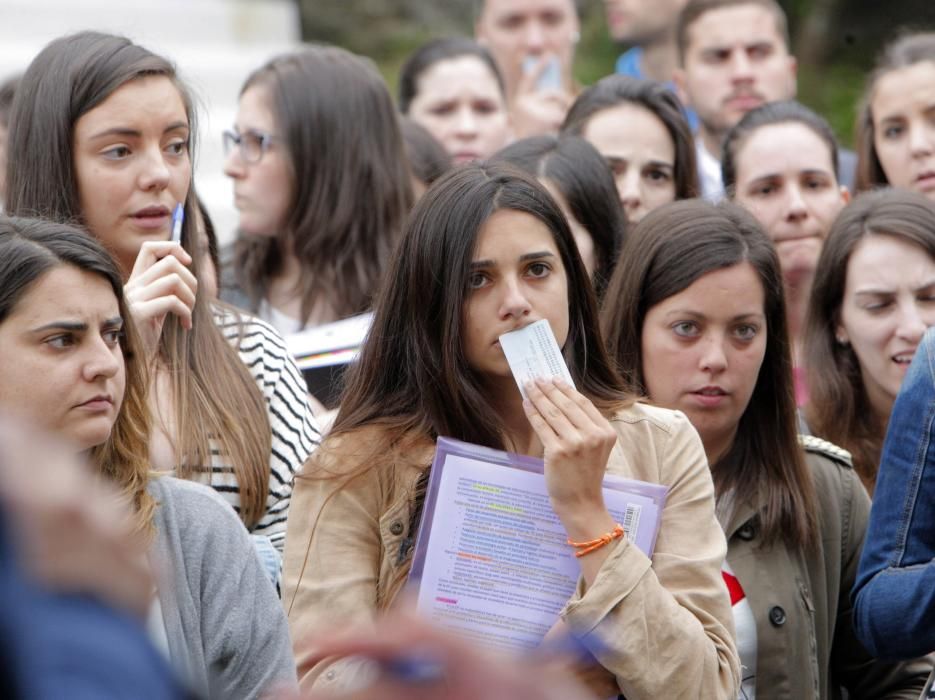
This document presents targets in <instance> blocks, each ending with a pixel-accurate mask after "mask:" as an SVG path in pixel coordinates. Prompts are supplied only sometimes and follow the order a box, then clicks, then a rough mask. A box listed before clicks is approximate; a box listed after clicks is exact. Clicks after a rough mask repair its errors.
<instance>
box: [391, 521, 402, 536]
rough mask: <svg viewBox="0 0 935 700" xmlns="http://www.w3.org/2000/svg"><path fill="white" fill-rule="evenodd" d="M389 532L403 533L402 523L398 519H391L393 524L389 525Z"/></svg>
mask: <svg viewBox="0 0 935 700" xmlns="http://www.w3.org/2000/svg"><path fill="white" fill-rule="evenodd" d="M390 532H392V533H393V534H394V535H401V534H403V524H402V523H401V522H400V521H399V520H395V521H393V524H392V525H390Z"/></svg>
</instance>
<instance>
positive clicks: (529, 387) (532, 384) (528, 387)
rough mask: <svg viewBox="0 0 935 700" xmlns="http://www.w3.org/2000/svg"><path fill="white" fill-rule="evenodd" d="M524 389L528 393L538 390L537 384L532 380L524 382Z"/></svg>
mask: <svg viewBox="0 0 935 700" xmlns="http://www.w3.org/2000/svg"><path fill="white" fill-rule="evenodd" d="M523 388H524V389H526V392H527V393H528V392H530V391H532V390H533V389H535V388H536V383H535V382H534V381H533V380H531V379H527V380H526V381H525V382H523Z"/></svg>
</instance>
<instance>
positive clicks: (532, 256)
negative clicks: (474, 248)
mask: <svg viewBox="0 0 935 700" xmlns="http://www.w3.org/2000/svg"><path fill="white" fill-rule="evenodd" d="M554 257H555V253H551V252H549V251H548V250H542V251H539V252H536V253H524V254H523V255H520V256H519V262H528V261H530V260H541V259H542V258H554ZM496 264H497V261H496V260H475V261H474V262H472V263H471V265H470V269H471V270H477V269H481V268H484V267H494V266H495V265H496Z"/></svg>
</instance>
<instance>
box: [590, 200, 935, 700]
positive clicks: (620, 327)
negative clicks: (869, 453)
mask: <svg viewBox="0 0 935 700" xmlns="http://www.w3.org/2000/svg"><path fill="white" fill-rule="evenodd" d="M631 235H632V238H631V239H630V240H629V241H628V242H627V244H626V245H625V246H624V251H623V254H622V256H621V259H620V263H619V265H618V267H617V269H616V271H615V272H614V278H613V279H612V280H611V283H610V285H609V287H608V289H607V295H608V296H607V299H608V303H607V304H606V305H605V306H604V309H603V311H602V318H601V321H602V326H603V329H604V331H605V334H606V337H607V339H608V345H609V347H610V351H611V353H612V355H613V356H614V357H615V359H616V360H617V363H618V365H619V368H620V370H621V371H622V373H623V375H624V376H625V377H627V378H628V382H629V389H630V391H631V392H635V393H639V394H642V395H644V396H648V397H649V399H650V400H651V401H652V402H653V403H655V404H656V405H659V406H664V407H666V408H669V409H675V410H679V411H682V412H684V414H685V415H686V416H687V417H688V419H689V420H690V421H691V423H692V425H694V426H695V428H696V429H697V430H698V434H699V435H700V436H701V441H702V443H703V444H704V449H705V454H706V455H707V458H708V462H709V463H710V465H711V474H712V476H713V478H714V486H715V493H716V498H717V513H718V519H719V520H720V522H721V525H722V527H723V528H724V532H725V534H726V535H727V540H728V550H727V559H726V562H725V567H724V572H723V575H724V580H725V583H726V584H727V588H728V589H729V590H730V592H731V602H732V603H733V609H734V623H735V628H736V630H737V646H738V650H739V652H740V658H741V663H742V664H743V688H742V694H741V697H742V698H749V697H753V694H754V693H755V695H756V697H757V698H762V697H795V698H804V697H818V698H840V697H841V688H842V687H843V688H846V689H847V691H848V692H849V694H850V696H851V697H892V698H895V697H915V696H917V695H918V693H919V691H920V690H921V688H922V686H923V685H924V684H925V679H926V676H927V674H928V671H929V670H931V663H930V662H928V661H926V660H920V661H918V662H915V663H914V664H912V665H899V664H887V663H883V662H881V661H877V660H874V659H873V658H872V657H870V656H869V655H868V654H867V653H866V652H865V651H864V650H863V649H862V648H861V647H860V645H859V644H858V643H857V641H856V639H855V638H854V633H853V629H852V623H851V605H850V599H849V597H848V596H849V593H850V589H851V586H852V584H853V582H854V578H855V576H856V572H857V559H858V557H859V554H860V548H861V544H862V542H863V533H864V529H865V527H866V524H867V515H868V512H869V508H870V499H869V498H867V494H866V492H865V491H864V489H863V488H862V486H861V484H860V480H859V479H858V478H857V475H856V474H855V473H854V470H853V469H852V468H851V464H850V461H849V459H848V457H847V454H846V453H845V452H844V451H843V450H840V449H838V448H835V447H834V446H833V445H830V444H828V443H824V442H823V441H819V440H816V439H815V438H810V439H808V440H806V441H805V443H804V446H803V445H802V444H800V442H799V440H798V438H797V435H796V427H797V417H796V408H795V400H794V395H793V388H792V372H791V370H792V362H791V359H790V352H789V339H788V334H787V329H786V314H785V308H784V300H783V289H782V277H781V273H780V268H779V260H778V256H777V254H776V251H775V249H774V247H773V245H772V243H771V242H770V240H769V238H768V237H767V236H766V234H765V233H764V232H763V230H762V229H761V228H760V226H759V225H758V224H757V222H756V220H755V219H754V218H753V217H752V216H751V215H750V214H749V213H747V212H746V211H744V210H743V209H741V208H740V207H737V206H735V205H731V204H727V203H725V204H723V205H720V206H715V205H713V204H709V203H707V202H703V201H701V200H692V201H687V202H677V203H675V204H671V205H669V206H667V207H663V208H661V209H659V210H657V211H655V212H653V213H651V214H650V215H649V216H647V217H646V219H644V220H643V222H642V223H641V224H640V225H639V226H638V227H636V229H635V230H634V231H633V232H632V233H631ZM912 693H915V695H912Z"/></svg>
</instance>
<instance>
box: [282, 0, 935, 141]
mask: <svg viewBox="0 0 935 700" xmlns="http://www.w3.org/2000/svg"><path fill="white" fill-rule="evenodd" d="M297 2H299V6H300V8H301V16H302V32H303V37H304V38H305V40H307V41H320V42H328V43H333V44H338V45H339V46H343V47H345V48H347V49H350V50H351V51H354V52H356V53H360V54H363V55H365V56H369V57H370V58H372V59H373V60H374V61H375V62H376V63H377V65H378V67H379V68H380V71H381V72H382V74H383V75H384V77H385V78H386V81H387V83H388V84H389V86H390V89H391V91H392V92H393V93H394V94H395V92H396V82H397V75H398V73H399V68H400V66H401V65H402V63H403V61H404V60H405V59H406V56H407V55H408V54H409V53H410V52H411V51H413V50H414V49H415V48H416V47H418V46H419V45H420V44H422V43H423V42H425V41H427V40H428V39H431V38H433V37H437V36H444V35H452V34H466V35H470V34H471V32H472V28H473V5H474V2H475V0H297ZM780 4H781V5H782V6H783V7H784V8H785V9H786V12H787V13H788V16H789V25H790V31H791V34H792V45H793V50H794V51H795V53H796V56H797V57H798V58H799V99H800V100H801V101H802V102H804V103H805V104H807V105H809V106H810V107H812V108H813V109H815V110H817V111H818V112H819V113H821V114H823V115H824V116H825V117H826V118H827V119H828V120H829V121H830V122H831V125H832V127H834V129H835V131H836V133H837V134H838V136H839V138H840V139H841V141H842V143H844V144H848V145H849V144H851V142H852V132H853V124H854V115H855V111H856V105H857V102H858V100H859V98H860V95H861V93H862V91H863V83H864V76H865V74H866V72H867V71H868V69H869V68H870V66H872V64H873V61H874V58H875V57H876V55H877V53H878V52H879V50H880V47H881V46H882V45H883V44H884V43H885V42H886V41H887V40H889V39H890V38H892V37H893V36H895V35H896V33H897V32H899V31H905V30H909V29H911V30H928V31H935V0H888V1H883V0H780ZM578 5H579V9H580V12H581V42H580V44H579V46H578V51H577V56H576V61H575V76H576V77H577V79H578V81H579V82H580V83H582V84H584V85H589V84H591V83H593V82H595V81H596V80H598V79H600V78H601V77H603V76H605V75H608V74H609V73H611V72H612V71H613V67H614V61H615V60H616V57H617V56H618V55H619V54H620V53H621V51H622V50H623V49H624V48H625V47H622V46H619V45H615V44H614V43H613V42H612V41H611V40H610V38H609V36H608V35H607V28H606V24H605V20H604V5H603V2H602V0H579V2H578Z"/></svg>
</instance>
